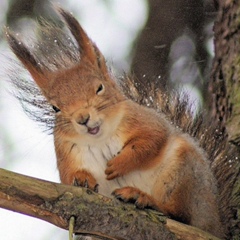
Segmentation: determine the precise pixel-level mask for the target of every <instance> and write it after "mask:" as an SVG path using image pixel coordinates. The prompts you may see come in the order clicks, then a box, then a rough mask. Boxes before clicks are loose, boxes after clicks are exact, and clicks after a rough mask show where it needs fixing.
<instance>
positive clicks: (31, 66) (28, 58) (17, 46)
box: [6, 30, 48, 90]
mask: <svg viewBox="0 0 240 240" xmlns="http://www.w3.org/2000/svg"><path fill="white" fill-rule="evenodd" d="M6 37H7V41H8V44H9V46H10V48H11V49H12V51H13V53H14V54H15V55H16V56H17V58H18V59H19V60H20V61H21V62H22V64H23V65H24V66H25V68H26V69H27V70H28V71H29V73H30V74H31V75H32V77H33V79H34V80H35V82H36V83H37V85H38V86H39V87H40V88H41V89H42V90H43V88H45V87H46V84H48V82H47V78H46V76H44V72H43V71H42V69H41V67H40V65H39V64H38V62H37V61H36V59H35V58H34V56H33V55H32V54H31V52H30V51H29V49H28V48H27V47H26V46H25V44H24V43H23V42H22V41H21V40H19V39H18V38H17V37H16V36H15V35H14V34H13V33H11V32H10V31H8V30H7V31H6Z"/></svg>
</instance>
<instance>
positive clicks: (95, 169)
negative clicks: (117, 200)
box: [76, 136, 155, 197]
mask: <svg viewBox="0 0 240 240" xmlns="http://www.w3.org/2000/svg"><path fill="white" fill-rule="evenodd" d="M122 147H123V143H122V142H121V140H120V139H119V138H118V137H116V136H115V137H112V138H109V139H108V140H107V141H105V142H101V143H98V144H95V145H85V146H82V145H78V146H77V148H78V150H79V151H78V153H77V155H76V161H77V162H79V166H81V168H83V169H85V170H88V171H89V172H90V173H91V174H92V175H93V176H94V177H95V179H96V181H97V183H98V184H99V193H100V194H103V195H105V196H108V197H110V196H111V193H112V192H113V190H115V189H116V188H121V187H124V186H132V187H137V188H139V189H141V190H142V191H144V192H147V193H150V192H151V189H150V188H149V186H148V184H147V183H148V180H149V178H153V177H154V175H155V174H154V172H153V171H151V170H148V171H139V170H138V171H134V172H131V173H129V174H127V175H125V176H123V177H119V178H116V179H113V180H107V179H106V174H105V170H106V167H107V162H108V161H109V160H111V159H112V158H114V156H116V155H117V154H118V153H119V152H120V151H121V149H122ZM120 154H121V153H120ZM129 161H131V159H129Z"/></svg>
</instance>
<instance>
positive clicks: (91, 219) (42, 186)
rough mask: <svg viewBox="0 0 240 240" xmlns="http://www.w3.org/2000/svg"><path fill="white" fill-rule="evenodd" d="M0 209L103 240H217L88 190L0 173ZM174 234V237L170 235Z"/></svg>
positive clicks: (195, 229)
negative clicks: (71, 226) (72, 221)
mask: <svg viewBox="0 0 240 240" xmlns="http://www.w3.org/2000/svg"><path fill="white" fill-rule="evenodd" d="M0 207H2V208H5V209H8V210H12V211H15V212H19V213H23V214H26V215H29V216H32V217H35V218H39V219H42V220H44V221H47V222H49V223H52V224H54V225H56V226H58V227H60V228H63V229H66V230H67V229H68V225H69V219H70V218H71V216H74V217H75V227H74V232H75V233H81V234H84V235H91V236H98V237H101V238H103V239H159V237H160V236H161V239H185V240H186V239H196V240H198V239H199V240H200V239H202V240H204V239H210V238H211V239H217V238H214V237H213V236H211V235H209V234H208V233H205V232H203V231H201V230H199V229H197V228H194V227H191V226H187V225H184V224H181V223H178V222H176V221H173V220H171V219H167V218H166V217H164V216H163V215H162V214H161V213H159V212H156V211H153V210H144V211H143V210H136V208H135V206H134V205H132V204H123V203H121V202H119V201H118V200H115V199H109V198H107V197H104V196H102V195H100V194H96V193H94V192H92V191H91V190H89V189H84V188H79V187H73V186H67V185H63V184H58V183H53V182H48V181H44V180H39V179H36V178H32V177H27V176H24V175H21V174H17V173H13V172H10V171H7V170H4V169H0ZM173 233H175V234H173Z"/></svg>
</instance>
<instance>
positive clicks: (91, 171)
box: [7, 9, 224, 237]
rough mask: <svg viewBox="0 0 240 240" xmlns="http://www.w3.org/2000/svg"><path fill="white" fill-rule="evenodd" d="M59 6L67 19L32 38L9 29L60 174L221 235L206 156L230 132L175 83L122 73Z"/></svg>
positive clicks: (28, 98)
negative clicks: (165, 87) (161, 84)
mask: <svg viewBox="0 0 240 240" xmlns="http://www.w3.org/2000/svg"><path fill="white" fill-rule="evenodd" d="M59 13H60V15H61V16H62V18H63V19H64V21H65V23H66V25H67V27H68V29H67V30H66V29H62V28H60V27H57V26H50V25H48V24H41V32H42V33H43V41H44V43H43V44H39V43H37V46H38V47H36V48H33V49H30V48H28V47H26V46H25V44H24V43H23V42H22V41H20V40H19V39H18V38H16V36H14V34H12V33H10V32H8V33H7V38H8V42H9V44H10V47H11V48H12V50H13V52H14V53H15V54H16V56H17V57H18V58H19V60H20V61H21V62H22V64H23V65H24V67H25V68H26V69H27V70H28V71H29V72H30V74H31V76H32V78H33V79H34V81H35V83H36V84H37V86H38V88H36V87H35V86H34V85H33V83H32V82H30V81H27V80H25V81H20V80H19V79H18V78H14V79H13V82H14V84H15V86H16V87H17V89H18V90H19V95H18V98H19V99H20V100H21V101H22V102H23V103H29V104H30V106H31V107H30V108H27V107H26V111H27V113H28V114H29V115H30V116H32V117H33V118H34V119H35V120H38V121H41V122H44V123H46V125H47V126H48V127H49V128H51V129H53V134H54V142H55V151H56V156H57V164H58V169H59V173H60V178H61V181H62V182H63V183H65V184H74V185H77V186H78V185H79V186H85V187H89V188H91V189H93V190H95V191H99V192H100V193H101V194H104V195H107V196H109V197H111V194H112V193H113V195H114V196H115V197H117V198H119V199H120V200H123V201H131V202H132V201H134V202H135V204H136V205H137V206H138V207H140V208H143V207H152V208H154V209H157V210H159V211H162V212H163V213H165V214H167V215H170V216H171V217H173V218H175V219H177V220H180V221H182V222H184V223H187V224H190V225H193V226H196V227H199V228H201V229H203V230H205V231H208V232H211V233H213V234H214V235H216V236H219V237H223V232H224V231H223V227H222V224H221V221H220V216H219V210H218V203H217V197H218V191H217V183H216V180H215V178H214V175H213V173H212V171H211V169H210V162H211V161H212V160H213V159H216V158H218V157H219V155H220V153H222V152H221V151H220V150H219V148H218V147H217V144H216V143H217V142H218V143H219V142H220V143H222V144H223V143H224V137H223V136H222V135H221V134H218V133H216V129H215V128H210V127H209V126H207V125H205V122H204V117H201V116H200V115H199V116H197V117H195V118H194V117H193V114H192V112H191V110H190V109H191V108H190V107H189V104H188V101H187V100H183V98H182V97H181V96H180V95H178V93H172V94H169V93H168V92H162V91H161V89H158V90H156V89H154V85H148V86H142V85H140V84H139V83H137V82H136V81H135V80H134V79H130V78H125V79H124V81H117V80H116V79H115V78H114V77H113V76H112V75H111V73H110V71H109V70H108V68H107V66H106V63H105V59H104V57H103V55H102V54H101V52H100V51H99V49H98V48H97V47H96V45H95V44H94V43H93V42H92V41H91V40H90V39H89V38H88V36H87V34H86V33H85V32H84V30H83V29H82V27H81V26H80V25H79V23H78V22H77V20H76V19H75V18H74V17H73V16H72V15H71V14H69V13H68V12H66V11H64V10H62V9H59ZM66 31H68V33H69V35H68V36H65V32H66ZM26 93H27V94H26ZM36 96H37V97H36ZM149 96H151V97H149ZM133 100H134V101H133ZM144 105H150V107H146V106H144ZM24 106H27V105H24ZM32 106H33V107H34V108H37V109H41V110H42V111H33V108H32ZM39 114H40V115H39ZM211 129H214V130H211ZM210 130H211V132H210ZM213 132H214V134H213V135H211V133H213ZM190 135H191V136H190ZM194 138H195V139H194ZM196 139H198V140H199V142H198V141H197V140H196ZM209 142H212V143H211V145H210V144H209ZM203 149H204V150H205V151H204V150H203ZM209 160H210V161H209Z"/></svg>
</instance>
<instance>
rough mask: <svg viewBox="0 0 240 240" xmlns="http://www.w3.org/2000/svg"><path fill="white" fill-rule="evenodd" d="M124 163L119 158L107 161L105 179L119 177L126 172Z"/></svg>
mask: <svg viewBox="0 0 240 240" xmlns="http://www.w3.org/2000/svg"><path fill="white" fill-rule="evenodd" d="M126 172H127V171H126V164H125V162H124V161H120V159H113V160H110V161H109V162H108V163H107V168H106V170H105V174H106V175H107V180H112V179H114V178H117V177H121V176H123V175H125V174H126Z"/></svg>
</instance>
